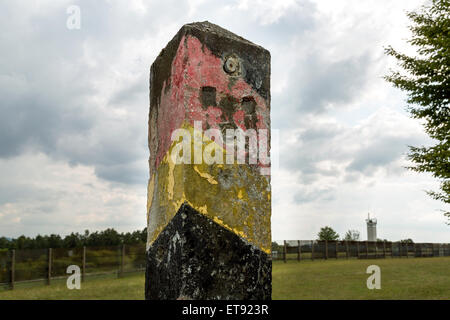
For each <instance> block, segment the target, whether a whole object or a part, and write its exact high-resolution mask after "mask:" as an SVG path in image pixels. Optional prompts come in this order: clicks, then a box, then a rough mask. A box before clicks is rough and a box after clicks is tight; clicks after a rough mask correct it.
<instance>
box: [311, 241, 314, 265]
mask: <svg viewBox="0 0 450 320" xmlns="http://www.w3.org/2000/svg"><path fill="white" fill-rule="evenodd" d="M311 260H312V261H314V240H311Z"/></svg>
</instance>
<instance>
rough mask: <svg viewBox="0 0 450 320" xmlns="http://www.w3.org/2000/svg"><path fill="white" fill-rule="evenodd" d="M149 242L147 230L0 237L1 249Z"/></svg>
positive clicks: (78, 246)
mask: <svg viewBox="0 0 450 320" xmlns="http://www.w3.org/2000/svg"><path fill="white" fill-rule="evenodd" d="M146 241H147V228H144V229H143V230H142V231H139V230H137V231H134V232H127V233H119V232H117V231H116V230H114V229H113V228H108V229H106V230H103V231H96V232H93V233H90V232H89V230H85V231H84V234H80V233H78V232H76V233H73V232H72V233H71V234H69V235H67V236H65V237H61V236H60V235H57V234H51V235H44V236H41V235H37V236H36V237H35V238H30V237H26V236H23V235H22V236H20V237H18V238H15V239H8V238H5V237H0V249H46V248H80V247H83V246H86V247H104V246H117V245H121V244H128V245H131V244H140V243H145V242H146Z"/></svg>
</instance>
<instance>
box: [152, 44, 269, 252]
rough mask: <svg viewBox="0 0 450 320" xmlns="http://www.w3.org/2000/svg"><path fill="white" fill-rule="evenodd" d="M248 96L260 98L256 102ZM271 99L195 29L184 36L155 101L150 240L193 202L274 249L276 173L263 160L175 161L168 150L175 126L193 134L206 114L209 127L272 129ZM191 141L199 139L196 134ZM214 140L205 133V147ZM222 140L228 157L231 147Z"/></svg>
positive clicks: (262, 246)
mask: <svg viewBox="0 0 450 320" xmlns="http://www.w3.org/2000/svg"><path fill="white" fill-rule="evenodd" d="M244 71H245V70H244ZM202 87H213V88H215V98H216V103H214V101H212V102H211V101H210V100H208V102H205V101H202V98H201V92H202V91H201V90H202ZM244 98H245V99H247V100H244ZM155 101H156V100H155ZM246 101H252V103H253V101H254V103H253V104H251V105H250V106H251V108H249V107H248V104H245V103H244V102H246ZM205 103H206V104H205ZM208 104H210V105H208ZM269 104H270V101H269V99H265V98H263V97H262V96H261V95H260V94H259V93H258V92H257V91H256V89H254V87H252V86H251V85H250V84H249V83H247V82H246V81H245V80H244V78H243V77H242V76H233V77H230V75H228V74H227V73H226V72H225V71H224V68H223V61H222V59H221V58H220V57H218V56H217V55H214V54H213V53H212V52H211V51H210V50H209V49H208V47H206V46H204V45H203V44H202V43H201V41H200V40H199V39H197V38H196V37H194V36H192V35H185V36H184V35H183V36H182V37H181V40H180V42H179V45H178V47H177V49H176V54H175V56H174V58H173V61H172V64H171V73H170V77H169V78H168V79H167V81H165V82H164V84H163V85H162V90H161V93H160V97H159V103H158V105H152V108H151V109H150V129H151V130H150V132H149V146H150V149H151V154H150V161H149V163H150V176H151V179H150V181H149V186H148V199H147V217H148V243H147V247H150V246H151V245H152V243H153V242H154V241H155V240H156V239H157V237H158V236H159V234H160V233H161V232H162V230H164V228H165V226H166V225H167V224H168V223H169V222H170V220H171V219H172V218H173V217H174V215H175V214H176V212H177V211H178V209H179V208H180V207H181V205H182V204H183V203H188V204H189V205H190V206H191V207H192V208H194V209H196V210H197V211H198V212H200V213H202V214H203V215H205V216H207V217H209V218H210V219H212V220H213V221H215V222H216V223H218V224H220V225H221V226H223V227H224V228H226V229H227V230H230V231H232V232H234V233H235V234H237V235H239V236H240V237H241V238H243V239H245V240H246V241H247V242H249V243H251V244H253V245H255V246H256V247H258V248H260V249H261V250H263V251H264V252H266V253H270V248H271V233H270V216H271V196H270V192H271V188H270V177H267V176H263V175H261V174H260V172H259V164H258V165H248V164H238V163H232V164H213V165H208V164H206V163H202V164H195V165H194V164H175V163H174V162H173V160H172V158H171V157H170V154H171V151H172V150H173V148H174V146H175V145H176V143H175V142H172V141H171V134H172V132H173V131H174V130H176V129H179V128H184V129H187V130H189V132H190V133H191V136H192V137H193V131H194V122H195V121H201V122H202V124H203V128H202V129H203V130H206V129H219V130H221V131H223V130H224V129H226V128H240V129H242V130H244V131H246V130H248V129H270V108H269ZM269 132H270V131H269ZM269 141H270V137H269ZM191 143H192V144H194V139H192V141H191ZM211 143H212V144H217V143H216V142H215V141H213V140H211V139H209V137H203V143H202V154H203V152H204V150H205V148H206V147H207V146H208V145H210V144H211ZM216 147H218V148H220V151H222V152H223V155H224V159H225V157H226V149H225V148H223V146H221V145H217V146H216ZM191 150H193V149H191ZM191 156H192V158H193V154H192V155H191ZM192 160H193V159H192ZM191 163H194V161H191Z"/></svg>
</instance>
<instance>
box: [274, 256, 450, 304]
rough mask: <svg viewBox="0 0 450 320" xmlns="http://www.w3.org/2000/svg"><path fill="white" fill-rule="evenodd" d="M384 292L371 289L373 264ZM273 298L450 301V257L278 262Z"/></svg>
mask: <svg viewBox="0 0 450 320" xmlns="http://www.w3.org/2000/svg"><path fill="white" fill-rule="evenodd" d="M372 264H375V265H378V266H379V267H380V269H381V289H380V290H369V289H367V285H366V281H367V278H368V277H369V276H370V275H369V274H366V270H367V267H368V266H369V265H372ZM272 277H273V281H272V298H273V299H450V258H449V257H442V258H415V259H413V258H412V259H406V258H400V259H377V260H356V259H351V260H315V261H302V262H300V263H298V262H297V261H288V262H287V263H283V262H281V261H275V262H274V264H273V273H272Z"/></svg>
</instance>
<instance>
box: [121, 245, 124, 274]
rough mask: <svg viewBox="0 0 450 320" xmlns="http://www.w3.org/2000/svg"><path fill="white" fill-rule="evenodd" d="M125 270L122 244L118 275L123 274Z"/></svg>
mask: <svg viewBox="0 0 450 320" xmlns="http://www.w3.org/2000/svg"><path fill="white" fill-rule="evenodd" d="M124 270H125V245H124V244H122V253H121V259H120V276H121V277H122V276H123V273H124Z"/></svg>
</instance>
